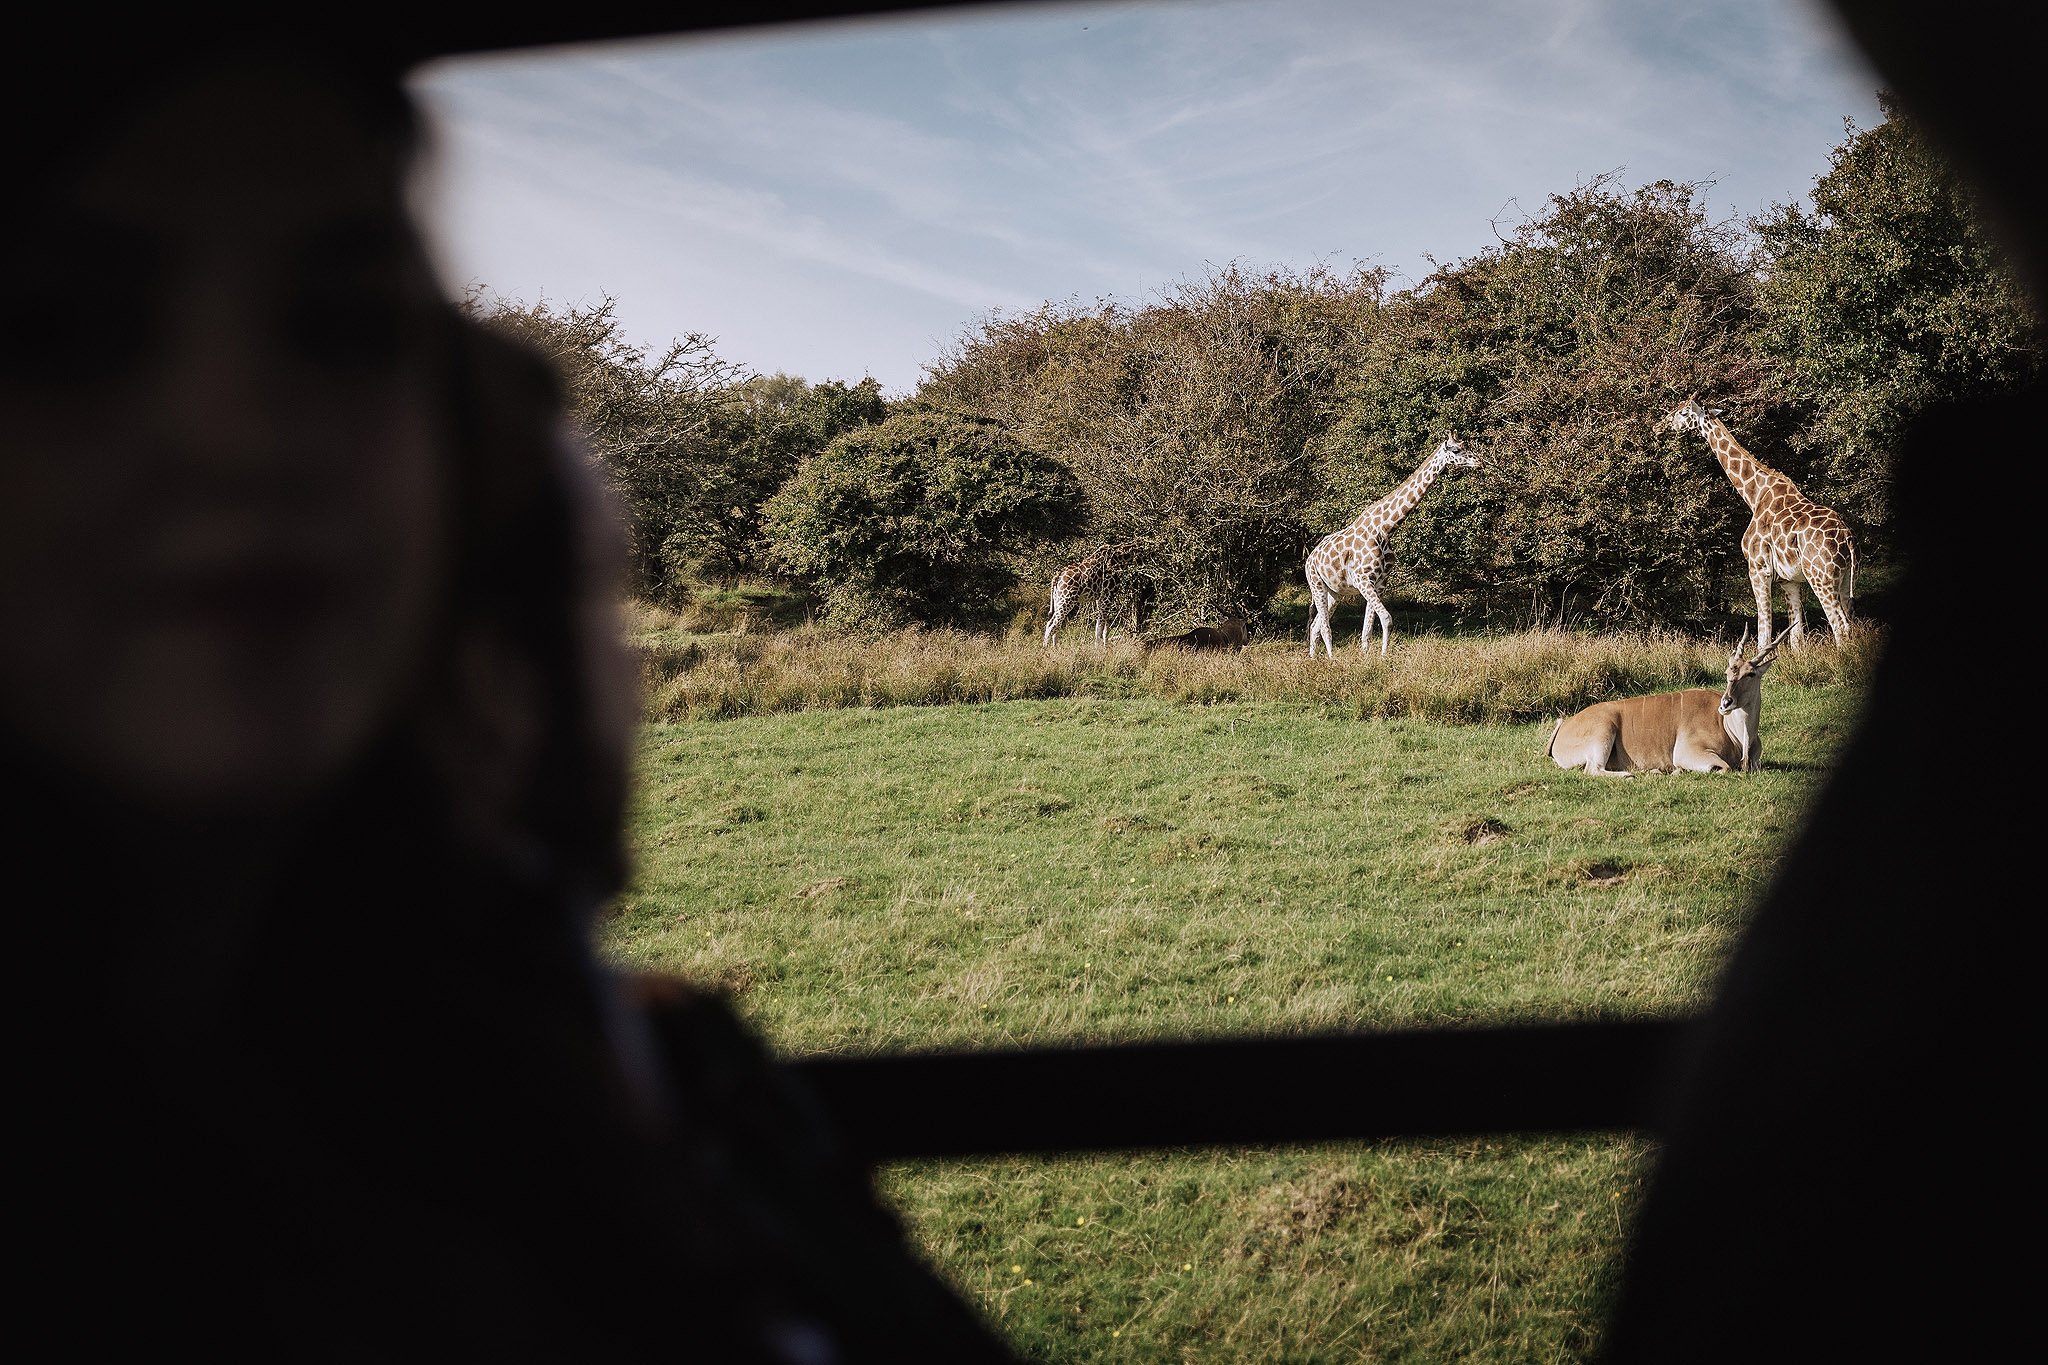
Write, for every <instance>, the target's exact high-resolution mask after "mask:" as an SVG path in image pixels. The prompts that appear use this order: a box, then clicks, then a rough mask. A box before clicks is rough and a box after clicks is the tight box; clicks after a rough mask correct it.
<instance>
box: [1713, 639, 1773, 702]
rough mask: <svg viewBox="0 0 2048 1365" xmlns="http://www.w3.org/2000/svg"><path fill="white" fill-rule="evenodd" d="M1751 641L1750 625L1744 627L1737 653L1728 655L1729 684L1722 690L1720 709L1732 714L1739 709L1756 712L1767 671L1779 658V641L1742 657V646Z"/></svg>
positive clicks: (1736, 649) (1736, 648)
mask: <svg viewBox="0 0 2048 1365" xmlns="http://www.w3.org/2000/svg"><path fill="white" fill-rule="evenodd" d="M1748 642H1749V627H1748V626H1744V627H1743V628H1742V638H1741V639H1740V640H1737V641H1736V642H1735V652H1734V653H1732V654H1730V655H1729V656H1728V685H1727V686H1726V687H1723V688H1722V689H1721V705H1720V712H1721V714H1722V715H1724V716H1725V715H1729V714H1731V713H1732V712H1736V711H1752V712H1753V711H1755V710H1756V702H1757V698H1758V697H1759V696H1760V695H1761V694H1762V690H1763V676H1764V671H1765V670H1766V669H1768V668H1769V667H1770V666H1771V665H1772V664H1774V663H1776V662H1777V661H1778V646H1777V642H1776V641H1773V642H1772V643H1771V646H1770V648H1768V649H1765V650H1761V651H1759V652H1758V653H1757V654H1755V655H1753V656H1752V657H1750V658H1747V659H1745V658H1743V657H1742V647H1743V645H1745V644H1747V643H1748Z"/></svg>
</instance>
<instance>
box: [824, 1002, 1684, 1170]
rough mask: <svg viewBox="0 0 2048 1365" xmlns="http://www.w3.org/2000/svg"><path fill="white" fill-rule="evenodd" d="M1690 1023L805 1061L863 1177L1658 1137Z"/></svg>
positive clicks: (1441, 1031) (1418, 1032)
mask: <svg viewBox="0 0 2048 1365" xmlns="http://www.w3.org/2000/svg"><path fill="white" fill-rule="evenodd" d="M1690 1022H1691V1021H1689V1020H1684V1019H1660V1020H1634V1021H1626V1022H1600V1023H1581V1024H1538V1025H1524V1026H1516V1027H1508V1028H1475V1029H1426V1030H1414V1031H1409V1032H1399V1033H1359V1034H1336V1035H1329V1034H1325V1035H1311V1036H1307V1037H1301V1036H1293V1037H1262V1038H1228V1039H1221V1040H1214V1041H1194V1042H1164V1043H1123V1044H1108V1045H1101V1046H1080V1047H1049V1048H1031V1049H1020V1050H993V1051H955V1052H919V1053H895V1054H879V1055H873V1056H858V1057H850V1056H830V1057H810V1058H803V1059H799V1060H793V1061H790V1062H788V1063H786V1064H785V1065H786V1066H787V1068H788V1070H789V1071H790V1072H792V1073H793V1074H794V1075H795V1076H796V1077H797V1078H798V1079H799V1081H800V1083H801V1084H802V1085H803V1086H804V1087H805V1088H806V1089H807V1090H809V1092H810V1093H811V1094H812V1096H813V1097H814V1098H816V1099H817V1100H818V1101H819V1102H820V1103H821V1104H822V1105H823V1107H824V1108H825V1110H826V1111H827V1113H828V1115H829V1117H830V1120H831V1122H832V1123H833V1125H834V1126H835V1128H836V1130H837V1133H838V1136H839V1138H840V1140H841V1141H842V1142H843V1143H844V1144H845V1145H846V1147H847V1148H848V1149H849V1151H850V1154H851V1155H853V1156H854V1157H855V1158H856V1159H858V1160H862V1161H867V1162H879V1161H893V1160H904V1159H910V1158H921V1157H968V1156H992V1155H999V1154H1008V1153H1053V1152H1084V1151H1110V1150H1119V1149H1132V1148H1161V1147H1212V1146H1265V1145H1285V1144H1295V1143H1321V1142H1345V1141H1374V1140H1382V1139H1389V1138H1422V1137H1439V1136H1455V1135H1480V1134H1493V1133H1539V1132H1553V1133H1555V1132H1579V1131H1613V1130H1625V1129H1639V1128H1647V1127H1650V1126H1652V1125H1653V1123H1654V1122H1655V1120H1656V1117H1657V1112H1656V1111H1657V1106H1658V1104H1659V1102H1660V1100H1661V1097H1662V1094H1663V1090H1664V1085H1665V1082H1666V1079H1667V1077H1668V1075H1669V1071H1670V1067H1671V1064H1672V1061H1673V1059H1674V1057H1675V1055H1676V1049H1677V1047H1678V1045H1679V1042H1680V1040H1681V1038H1682V1036H1683V1034H1684V1031H1685V1029H1686V1028H1687V1027H1688V1025H1689V1024H1690Z"/></svg>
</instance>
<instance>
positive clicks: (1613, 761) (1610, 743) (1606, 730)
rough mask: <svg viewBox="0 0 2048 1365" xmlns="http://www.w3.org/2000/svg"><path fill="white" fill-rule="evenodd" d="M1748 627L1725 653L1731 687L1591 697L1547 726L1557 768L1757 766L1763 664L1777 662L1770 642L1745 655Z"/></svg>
mask: <svg viewBox="0 0 2048 1365" xmlns="http://www.w3.org/2000/svg"><path fill="white" fill-rule="evenodd" d="M1748 640H1749V631H1748V630H1747V629H1746V628H1745V629H1744V631H1743V632H1742V639H1741V640H1740V641H1738V642H1737V643H1736V646H1735V652H1734V653H1733V654H1730V655H1729V656H1728V685H1727V686H1726V687H1724V688H1722V689H1721V690H1720V691H1719V692H1716V691H1714V689H1712V688H1711V687H1689V688H1687V689H1686V690H1685V691H1683V692H1659V693H1657V694H1656V695H1655V696H1650V697H1625V698H1623V699H1621V700H1619V701H1602V702H1595V703H1594V704H1593V705H1591V706H1589V707H1587V708H1586V709H1585V710H1583V711H1580V712H1578V713H1577V714H1576V715H1570V716H1566V717H1565V718H1564V719H1563V720H1561V721H1559V722H1558V723H1557V728H1555V729H1554V730H1552V731H1551V732H1550V748H1549V750H1548V751H1547V752H1548V753H1549V754H1550V757H1551V759H1552V761H1553V762H1555V763H1556V764H1557V766H1558V767H1560V768H1584V769H1585V770H1586V771H1587V772H1589V773H1598V774H1599V775H1601V776H1603V777H1633V776H1634V775H1635V774H1637V773H1643V772H1649V773H1669V772H1680V771H1683V772H1694V773H1712V772H1726V771H1728V770H1729V769H1730V768H1738V769H1740V770H1741V771H1743V772H1746V773H1753V772H1755V771H1756V769H1757V760H1758V759H1759V757H1761V755H1762V754H1763V740H1762V739H1761V738H1759V737H1758V734H1757V715H1758V712H1759V711H1760V710H1761V708H1762V705H1763V682H1764V670H1765V669H1767V668H1769V667H1770V666H1771V665H1772V664H1774V663H1776V662H1777V657H1778V646H1777V644H1776V643H1775V642H1774V643H1773V644H1772V645H1771V647H1770V648H1769V649H1766V650H1764V651H1763V652H1762V653H1760V654H1758V655H1757V656H1756V657H1755V658H1752V659H1745V658H1743V657H1742V646H1743V644H1745V643H1747V642H1748Z"/></svg>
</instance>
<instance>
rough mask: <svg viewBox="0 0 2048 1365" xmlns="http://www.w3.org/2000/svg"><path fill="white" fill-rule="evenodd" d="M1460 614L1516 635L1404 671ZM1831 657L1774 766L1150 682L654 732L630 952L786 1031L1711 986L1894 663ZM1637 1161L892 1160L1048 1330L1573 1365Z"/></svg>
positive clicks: (1581, 1012)
mask: <svg viewBox="0 0 2048 1365" xmlns="http://www.w3.org/2000/svg"><path fill="white" fill-rule="evenodd" d="M1397 644H1398V642H1397ZM1460 647H1463V648H1466V649H1468V650H1470V651H1472V653H1471V654H1470V655H1469V657H1470V658H1478V657H1480V652H1481V651H1484V650H1487V649H1493V650H1495V655H1493V656H1488V657H1506V656H1505V655H1501V654H1500V653H1499V651H1500V650H1501V649H1505V648H1507V646H1499V645H1489V644H1487V643H1485V642H1472V643H1470V644H1466V645H1463V646H1461V645H1460V643H1459V642H1442V641H1436V642H1429V644H1428V646H1427V647H1422V646H1412V647H1411V650H1410V653H1409V661H1410V662H1409V666H1410V667H1414V666H1415V664H1414V660H1415V659H1417V658H1418V657H1422V656H1425V655H1426V654H1427V650H1428V649H1429V648H1434V649H1437V650H1442V651H1455V650H1457V649H1458V648H1460ZM1546 647H1547V646H1546ZM1601 647H1604V646H1596V645H1589V649H1596V650H1597V648H1601ZM1701 652H1702V651H1701V650H1700V649H1698V648H1695V650H1694V653H1695V655H1700V654H1701ZM1402 653H1403V651H1402V650H1401V649H1399V648H1397V650H1396V654H1395V657H1396V658H1397V659H1399V658H1400V657H1401V656H1402ZM1853 653H1854V651H1843V656H1844V658H1849V656H1850V655H1852V654H1853ZM1833 654H1834V651H1833V650H1832V648H1831V647H1820V648H1817V649H1813V650H1809V651H1806V658H1805V660H1804V661H1803V662H1801V663H1799V664H1796V665H1794V666H1792V667H1789V668H1781V670H1780V672H1779V673H1778V674H1774V675H1773V678H1772V679H1771V680H1770V681H1767V683H1766V685H1765V690H1764V709H1763V738H1764V765H1765V766H1764V771H1762V772H1760V773H1756V774H1751V775H1747V776H1741V775H1722V776H1699V775H1690V774H1688V775H1675V776H1663V777H1654V776H1653V777H1640V778H1637V779H1634V780H1631V781H1618V780H1612V779H1597V778H1591V777H1587V776H1585V775H1583V774H1578V773H1567V772H1562V771H1560V770H1559V769H1557V768H1556V767H1554V766H1553V765H1552V764H1551V763H1550V762H1549V760H1548V759H1546V758H1545V757H1544V756H1543V746H1544V741H1545V739H1546V738H1547V735H1548V730H1549V727H1548V724H1547V722H1543V721H1529V722H1527V723H1520V724H1485V725H1476V724H1466V725H1446V724H1439V723H1435V722H1432V721H1427V720H1422V719H1416V718H1412V717H1397V718H1394V719H1363V720H1361V719H1357V718H1355V716H1354V714H1353V712H1354V711H1355V710H1356V709H1357V708H1355V707H1347V706H1346V705H1345V704H1344V703H1343V701H1342V699H1341V698H1340V697H1325V698H1323V699H1321V700H1319V701H1313V702H1309V701H1285V700H1236V701H1219V702H1214V703H1211V704H1205V705H1191V704H1188V703H1187V702H1186V701H1179V700H1172V699H1169V698H1168V697H1164V696H1157V695H1145V694H1144V693H1145V692H1146V686H1135V687H1132V688H1131V689H1129V690H1130V691H1131V692H1133V693H1136V694H1137V695H1130V696H1125V697H1112V698H1105V697H1088V696H1079V697H1064V698H1058V699H1052V700H1037V701H1010V702H990V703H982V704H961V705H923V706H901V707H893V708H881V709H789V708H773V707H769V708H762V709H763V710H766V711H769V712H771V713H770V714H761V715H751V716H746V715H743V716H742V717H741V718H739V719H732V720H727V721H723V722H721V723H716V724H706V723H703V722H702V720H701V719H695V720H684V721H680V722H675V723H650V724H648V725H647V726H646V727H644V730H643V734H642V741H641V746H642V747H641V754H640V799H639V802H638V807H637V810H636V813H635V816H634V823H633V837H634V840H635V842H636V845H637V850H638V866H639V872H638V876H637V879H636V882H635V884H634V886H633V887H632V888H631V890H630V892H629V894H628V895H627V896H626V897H625V898H624V899H623V901H622V902H621V904H620V906H619V910H618V913H617V915H616V916H615V917H614V918H613V919H612V920H611V921H610V922H609V924H608V926H607V930H606V944H607V949H608V951H609V952H610V953H612V954H613V955H614V956H615V957H616V958H617V959H618V960H619V961H621V962H622V963H626V964H630V965H634V966H640V967H649V968H656V969H662V970H669V971H675V972H679V973H682V974H684V975H687V976H690V977H693V978H696V979H699V980H710V981H716V982H720V983H723V984H724V985H725V986H726V987H728V988H729V989H730V990H731V991H732V992H733V993H734V994H735V996H736V998H737V1000H738V1002H739V1004H740V1006H741V1008H742V1009H743V1010H744V1011H745V1013H746V1014H747V1015H748V1016H749V1017H750V1018H751V1019H752V1020H753V1021H754V1022H755V1023H756V1024H757V1026H758V1027H759V1028H760V1029H761V1030H762V1031H763V1032H764V1033H765V1034H766V1035H767V1037H768V1038H769V1039H770V1040H771V1041H772V1043H773V1044H774V1045H775V1046H776V1047H778V1048H779V1049H781V1050H783V1051H784V1052H786V1053H790V1054H803V1053H815V1052H823V1051H840V1050H871V1049H891V1048H905V1047H918V1046H930V1045H940V1044H949V1045H966V1044H978V1045H1002V1044H1016V1043H1044V1042H1053V1041H1063V1040H1082V1039H1087V1040H1108V1039H1127V1038H1139V1037H1171V1036H1190V1035H1199V1034H1214V1033H1228V1032H1238V1031H1259V1032H1269V1031H1287V1030H1320V1029H1336V1028H1343V1029H1353V1028H1382V1027H1390V1026H1405V1025H1418V1024H1453V1023H1479V1022H1499V1021H1505V1020H1513V1019H1565V1018H1574V1017H1588V1016H1594V1015H1600V1016H1613V1015H1617V1014H1634V1013H1642V1014H1667V1013H1672V1012H1677V1011H1683V1010H1688V1009H1691V1008H1693V1007H1695V1006H1697V1005H1698V1004H1699V1003H1701V1001H1702V999H1703V998H1704V995H1705V992H1706V991H1707V990H1708V989H1709V988H1710V986H1711V983H1712V979H1713V976H1714V973H1715V971H1716V969H1717V966H1718V964H1719V963H1720V961H1721V960H1722V958H1723V955H1724V953H1725V951H1726V949H1727V947H1728V945H1729V943H1730V940H1731V937H1732V935H1733V934H1734V933H1735V931H1736V930H1737V929H1738V928H1739V927H1740V924H1741V922H1742V919H1743V915H1744V913H1745V911H1746V909H1747V907H1748V906H1749V905H1750V903H1751V902H1752V901H1753V900H1754V899H1755V897H1756V895H1757V893H1758V891H1759V889H1760V888H1761V887H1762V885H1763V884H1764V883H1765V881H1766V880H1767V879H1768V877H1769V876H1770V873H1771V870H1772V867H1773V864H1774V862H1775V859H1776V857H1777V855H1778V853H1779V851H1780V850H1781V849H1782V848H1783V846H1784V845H1785V843H1786V841H1787V840H1788V839H1789V838H1790V836H1791V835H1792V834H1793V832H1794V831H1795V829H1796V827H1797V824H1798V820H1799V816H1800V812H1801V809H1802V808H1803V806H1804V804H1805V803H1806V801H1807V800H1808V798H1809V797H1810V796H1811V795H1812V793H1813V792H1814V791H1815V790H1816V788H1817V786H1818V785H1819V783H1820V782H1821V781H1822V780H1823V778H1824V777H1825V775H1826V771H1827V768H1828V764H1829V762H1830V759H1831V757H1832V755H1833V754H1834V753H1835V751H1836V749H1837V747H1838V746H1839V744H1840V743H1841V742H1842V740H1843V739H1845V738H1846V736H1847V733H1848V731H1849V728H1850V726H1851V724H1852V723H1853V720H1854V714H1855V710H1856V706H1857V703H1858V700H1859V697H1860V688H1859V683H1858V682H1857V677H1858V676H1860V674H1861V672H1862V667H1861V662H1867V656H1864V657H1863V658H1862V659H1861V661H1859V660H1858V659H1849V662H1848V663H1846V664H1845V663H1841V662H1839V661H1838V662H1837V663H1834V664H1830V663H1828V662H1827V661H1826V658H1825V657H1824V656H1832V655H1833ZM1711 655H1712V651H1711V649H1710V648H1709V649H1706V650H1705V651H1704V656H1705V657H1707V658H1709V659H1711ZM1444 657H1445V658H1448V657H1450V656H1449V655H1445V656H1444ZM1439 662H1440V664H1441V660H1440V661H1439ZM1231 666H1233V667H1237V668H1240V669H1250V670H1256V669H1257V668H1258V667H1259V665H1258V664H1256V663H1255V662H1253V661H1250V660H1249V659H1248V660H1247V661H1244V662H1242V663H1232V665H1231ZM1340 666H1341V667H1342V668H1343V671H1344V672H1346V673H1349V672H1353V671H1355V670H1356V669H1357V665H1356V664H1355V663H1349V662H1347V661H1340V665H1339V666H1331V667H1332V671H1333V672H1334V671H1337V668H1338V667H1340ZM1275 667H1276V668H1277V667H1279V665H1278V664H1276V665H1275ZM1286 667H1287V668H1289V669H1291V668H1292V667H1293V665H1292V664H1291V663H1288V664H1287V665H1286ZM1442 667H1443V668H1449V670H1450V672H1452V673H1459V674H1460V675H1461V676H1462V673H1463V672H1469V671H1470V670H1469V669H1463V668H1462V667H1451V666H1450V665H1442ZM1440 671H1441V669H1440ZM1481 671H1482V672H1483V671H1484V670H1483V669H1482V670H1481ZM1597 672H1598V670H1594V673H1597ZM1785 675H1790V676H1791V677H1792V678H1793V679H1794V680H1795V681H1794V682H1792V683H1787V682H1785V681H1784V676H1785ZM677 676H680V674H678V675H677ZM1139 676H1140V677H1141V678H1142V677H1144V676H1145V675H1144V674H1142V673H1141V674H1140V675H1139ZM1245 676H1252V674H1251V673H1246V674H1245ZM1273 676H1276V677H1278V676H1281V675H1280V674H1278V673H1274V674H1273ZM1287 676H1290V677H1291V676H1295V675H1294V674H1292V673H1289V674H1287ZM1588 676H1589V677H1591V676H1593V674H1588ZM1799 679H1806V680H1807V681H1806V682H1805V684H1804V685H1800V683H1799V682H1798V681H1797V680H1799ZM1596 683H1597V679H1596ZM819 705H820V703H819V702H816V701H814V702H812V703H811V706H813V707H816V706H819ZM685 714H689V713H687V712H686V713H685ZM1330 1083H1331V1084H1337V1085H1367V1086H1369V1085H1370V1084H1371V1083H1372V1078H1371V1077H1370V1076H1349V1077H1332V1078H1330ZM1216 1102H1217V1103H1218V1104H1228V1103H1230V1102H1231V1097H1230V1096H1228V1095H1222V1094H1219V1095H1218V1096H1216ZM1647 1156H1648V1149H1647V1147H1646V1146H1645V1144H1644V1143H1643V1142H1641V1141H1638V1140H1634V1139H1624V1138H1615V1137H1605V1136H1592V1137H1586V1138H1580V1139H1564V1138H1545V1139H1529V1140H1517V1141H1484V1142H1459V1143H1452V1142H1442V1143H1429V1144H1398V1145H1385V1146H1373V1147H1365V1146H1350V1147H1325V1148H1315V1149H1295V1150H1279V1151H1274V1150H1258V1151H1209V1152H1199V1153H1159V1154H1146V1155H1142V1156H1117V1157H1079V1158H1068V1159H1062V1160H1057V1161H1023V1160H997V1161H983V1162H956V1163H929V1164H921V1165H916V1166H904V1167H897V1168H892V1169H890V1170H887V1171H885V1172H883V1173H882V1185H883V1188H884V1190H885V1192H886V1193H887V1194H888V1196H889V1197H890V1198H891V1199H892V1200H893V1201H894V1202H895V1203H896V1205H897V1207H898V1208H900V1209H901V1211H902V1213H903V1215H904V1217H905V1219H906V1220H907V1222H908V1224H909V1225H910V1227H911V1229H912V1231H913V1234H914V1236H915V1237H916V1238H917V1239H918V1241H919V1242H920V1243H921V1245H922V1246H923V1247H924V1248H925V1249H926V1250H927V1252H928V1253H929V1255H930V1256H931V1257H932V1259H933V1261H934V1263H935V1264H936V1265H937V1266H938V1267H939V1268H940V1269H941V1271H942V1272H943V1273H944V1274H946V1275H948V1276H949V1277H950V1278H951V1279H952V1280H953V1281H954V1282H955V1283H956V1284H958V1285H959V1286H960V1287H961V1288H962V1290H963V1291H964V1292H966V1293H967V1294H968V1295H969V1296H970V1297H971V1298H973V1299H974V1300H976V1301H977V1302H979V1303H981V1304H982V1305H983V1306H984V1307H985V1309H986V1310H987V1312H988V1313H989V1314H990V1316H991V1317H992V1318H993V1319H994V1320H995V1321H996V1322H997V1323H998V1324H999V1325H1000V1327H1001V1329H1002V1330H1003V1331H1004V1332H1005V1333H1006V1334H1008V1335H1009V1336H1010V1337H1011V1339H1012V1340H1014V1341H1015V1342H1016V1343H1017V1344H1018V1346H1019V1348H1020V1349H1021V1350H1023V1351H1024V1352H1026V1353H1027V1354H1029V1355H1031V1356H1034V1357H1037V1358H1041V1359H1046V1360H1061V1361H1065V1360H1213V1361H1235V1360H1261V1361H1310V1360H1375V1361H1391V1360H1413V1361H1425V1360H1444V1359H1462V1360H1488V1361H1529V1360H1558V1359H1561V1360H1570V1359H1583V1358H1584V1357H1585V1356H1586V1355H1587V1353H1588V1352H1589V1350H1590V1349H1591V1347H1592V1345H1593V1343H1594V1333H1595V1331H1596V1329H1597V1324H1598V1323H1599V1321H1600V1320H1601V1316H1602V1314H1603V1312H1604V1311H1605V1307H1606V1305H1607V1303H1608V1301H1609V1296H1610V1294H1611V1292H1612V1290H1613V1287H1614V1276H1615V1258H1616V1255H1617V1253H1618V1251H1619V1249H1620V1246H1621V1241H1622V1236H1623V1231H1624V1228H1625V1225H1626V1221H1627V1218H1628V1216H1629V1212H1630V1210H1631V1208H1632V1207H1633V1200H1634V1197H1635V1195H1636V1193H1637V1191H1638V1189H1639V1188H1640V1183H1641V1180H1642V1177H1643V1174H1644V1172H1645V1169H1646V1166H1645V1163H1646V1160H1647Z"/></svg>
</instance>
